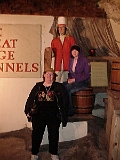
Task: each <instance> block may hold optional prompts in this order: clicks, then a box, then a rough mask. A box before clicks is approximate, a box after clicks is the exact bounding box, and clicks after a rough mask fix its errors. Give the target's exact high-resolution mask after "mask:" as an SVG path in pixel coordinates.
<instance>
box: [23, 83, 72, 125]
mask: <svg viewBox="0 0 120 160" xmlns="http://www.w3.org/2000/svg"><path fill="white" fill-rule="evenodd" d="M42 85H43V82H38V83H36V85H35V86H34V87H33V89H32V90H31V92H30V94H29V96H28V99H27V102H26V105H25V110H24V112H25V114H26V115H27V114H28V113H30V111H31V108H32V107H33V104H34V101H35V96H36V94H37V93H38V92H39V91H40V88H41V86H42ZM52 85H53V88H54V93H55V96H56V99H57V106H58V108H59V113H58V116H59V117H60V119H61V122H62V126H63V127H65V126H66V125H67V111H68V106H69V104H68V103H69V101H68V93H67V91H66V89H65V87H64V85H63V84H61V83H58V82H53V84H52ZM41 103H42V102H41Z"/></svg>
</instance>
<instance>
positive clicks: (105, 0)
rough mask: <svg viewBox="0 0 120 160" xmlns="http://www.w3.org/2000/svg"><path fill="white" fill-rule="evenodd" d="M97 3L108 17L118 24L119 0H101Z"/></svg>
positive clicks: (119, 18)
mask: <svg viewBox="0 0 120 160" xmlns="http://www.w3.org/2000/svg"><path fill="white" fill-rule="evenodd" d="M98 4H99V6H100V7H101V8H104V10H105V12H106V14H107V17H108V18H110V19H112V20H113V21H114V22H115V23H118V24H120V0H101V1H99V2H98Z"/></svg>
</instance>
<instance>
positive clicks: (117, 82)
mask: <svg viewBox="0 0 120 160" xmlns="http://www.w3.org/2000/svg"><path fill="white" fill-rule="evenodd" d="M111 90H114V91H119V92H120V61H113V62H112V67H111Z"/></svg>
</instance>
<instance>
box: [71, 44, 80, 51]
mask: <svg viewBox="0 0 120 160" xmlns="http://www.w3.org/2000/svg"><path fill="white" fill-rule="evenodd" d="M74 49H75V50H77V51H78V52H79V53H80V47H79V46H78V45H73V46H72V47H71V49H70V52H72V50H74Z"/></svg>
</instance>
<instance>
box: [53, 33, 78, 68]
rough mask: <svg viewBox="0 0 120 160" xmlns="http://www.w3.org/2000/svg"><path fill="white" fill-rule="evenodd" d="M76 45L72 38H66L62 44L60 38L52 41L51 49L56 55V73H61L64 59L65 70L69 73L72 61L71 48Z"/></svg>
mask: <svg viewBox="0 0 120 160" xmlns="http://www.w3.org/2000/svg"><path fill="white" fill-rule="evenodd" d="M74 44H75V40H74V38H73V37H72V36H66V37H65V39H64V43H63V44H62V43H61V40H60V37H57V38H55V39H53V40H52V42H51V48H52V50H53V52H54V54H55V64H54V69H55V71H61V62H62V59H63V69H64V71H68V65H69V60H70V48H71V46H72V45H74Z"/></svg>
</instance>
